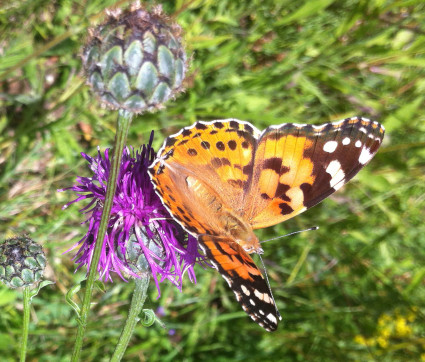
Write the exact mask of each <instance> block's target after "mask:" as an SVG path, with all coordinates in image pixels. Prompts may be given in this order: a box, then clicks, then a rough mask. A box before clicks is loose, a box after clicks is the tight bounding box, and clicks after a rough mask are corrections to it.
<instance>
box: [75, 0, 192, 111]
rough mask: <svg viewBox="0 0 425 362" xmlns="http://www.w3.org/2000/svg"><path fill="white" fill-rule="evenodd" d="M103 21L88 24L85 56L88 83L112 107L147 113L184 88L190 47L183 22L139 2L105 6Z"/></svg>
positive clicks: (157, 8)
mask: <svg viewBox="0 0 425 362" xmlns="http://www.w3.org/2000/svg"><path fill="white" fill-rule="evenodd" d="M107 15H108V17H107V20H106V22H105V23H104V24H102V25H99V26H98V27H96V28H94V29H90V31H89V37H88V39H87V44H86V46H85V47H84V49H83V54H82V60H83V65H84V69H85V73H86V76H87V81H88V83H89V84H90V85H91V86H92V88H93V90H94V91H95V93H96V94H97V96H98V97H99V98H100V100H101V101H102V102H103V103H104V104H106V105H107V106H109V107H110V108H113V109H118V108H121V109H125V110H127V111H129V112H133V113H143V112H146V111H154V110H156V109H159V108H162V107H163V103H165V102H166V101H167V100H169V99H170V98H173V97H175V95H176V94H178V93H179V92H181V91H182V90H183V86H182V83H183V79H184V77H185V73H186V68H187V66H186V53H185V49H184V47H183V45H182V40H181V33H182V30H181V28H180V26H179V25H178V24H176V23H174V22H172V21H171V19H169V18H168V17H167V16H165V14H164V13H163V12H162V8H161V6H155V7H153V8H152V10H151V11H147V10H145V9H143V8H142V7H141V6H140V4H139V2H135V3H133V4H132V5H131V7H130V9H129V10H125V11H121V10H120V9H115V10H110V11H107Z"/></svg>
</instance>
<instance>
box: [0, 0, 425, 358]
mask: <svg viewBox="0 0 425 362" xmlns="http://www.w3.org/2000/svg"><path fill="white" fill-rule="evenodd" d="M126 5H128V2H126V1H119V2H116V3H114V1H112V0H81V1H78V2H77V1H71V0H56V1H47V0H9V1H7V2H6V1H5V2H1V4H0V205H1V207H0V237H1V239H6V238H8V237H10V236H12V235H16V234H21V233H29V234H30V235H31V237H32V238H33V239H34V240H37V241H38V242H41V243H42V244H43V246H44V248H45V250H46V253H47V256H48V260H49V266H48V270H47V278H48V279H51V280H54V281H55V282H56V284H55V285H54V286H50V287H47V288H44V289H43V290H42V291H41V292H40V294H39V295H38V296H37V297H36V298H34V301H33V312H32V322H31V328H30V335H29V348H30V349H29V352H28V356H29V359H30V360H40V361H61V360H64V361H65V360H69V357H70V354H71V351H72V346H73V343H74V338H75V331H76V321H75V315H74V313H73V310H72V309H71V307H70V306H68V305H67V304H66V303H65V294H66V292H67V290H68V289H69V288H70V287H72V286H73V285H75V284H76V283H77V282H79V281H81V280H82V279H83V278H84V271H79V272H77V273H75V274H74V268H75V267H74V265H73V262H72V260H71V257H72V254H71V253H70V254H63V253H64V252H65V251H66V250H68V249H69V248H70V247H71V246H72V245H73V244H74V243H75V242H77V241H78V240H79V239H80V237H81V236H82V234H83V233H85V231H84V230H85V229H84V226H80V225H79V224H80V223H81V222H82V221H83V220H84V219H83V217H82V216H81V215H79V213H78V208H79V207H82V206H83V205H74V206H72V207H70V208H69V209H68V210H66V211H63V210H61V207H62V205H64V204H65V203H67V202H68V201H70V199H71V198H73V196H74V195H71V194H70V193H57V192H56V189H58V188H63V187H66V186H70V185H71V184H72V183H73V182H74V180H75V177H76V175H81V174H83V175H88V171H87V169H86V165H85V164H84V162H83V159H82V157H81V156H80V154H79V153H80V152H85V153H87V154H91V155H94V154H95V153H96V148H97V146H99V147H101V149H104V148H106V147H110V146H111V144H112V142H113V137H114V123H115V119H116V114H115V113H114V112H110V111H108V110H106V109H102V108H101V107H100V106H99V103H98V102H97V101H96V100H94V99H93V95H92V94H91V92H90V91H89V89H88V88H87V87H86V86H85V85H84V79H83V77H82V72H81V64H80V60H79V52H80V47H81V45H82V42H83V40H84V38H85V36H86V34H87V29H88V28H89V27H90V26H93V25H95V24H97V23H99V22H100V21H102V19H103V12H102V10H103V9H104V8H105V7H107V6H126ZM163 5H164V8H165V10H166V11H167V12H168V13H169V14H170V15H171V16H173V17H175V18H176V19H177V21H178V22H179V23H180V24H181V25H182V27H183V29H184V30H185V33H186V35H185V41H186V45H187V48H188V52H189V54H191V55H192V63H191V68H190V75H189V77H188V79H187V80H186V87H187V91H186V93H185V94H184V95H182V96H180V97H179V98H178V99H177V100H176V101H175V102H169V103H168V107H167V108H166V109H165V110H164V111H161V112H158V113H155V114H146V115H143V116H138V117H137V118H135V119H134V121H133V124H132V127H131V130H130V134H129V139H128V143H129V144H130V145H132V146H135V147H139V146H140V145H141V144H143V143H144V142H146V141H147V139H148V137H149V134H150V131H151V130H152V129H154V130H155V131H156V136H155V146H156V147H159V145H160V144H161V143H162V141H163V139H164V137H165V136H166V135H168V134H170V133H173V132H175V131H177V130H178V129H180V128H181V127H183V126H187V125H189V124H191V123H193V122H194V121H195V120H212V119H223V118H230V117H233V118H239V119H242V120H246V121H251V122H252V123H254V124H255V125H256V126H257V127H258V128H259V129H262V128H264V127H266V126H267V125H270V124H279V123H283V122H286V121H293V122H299V123H323V122H326V121H330V120H338V119H342V118H345V117H348V116H353V115H359V116H365V117H368V118H372V119H374V120H377V121H379V122H381V123H383V124H384V125H385V127H386V130H387V134H386V138H385V140H384V145H383V147H382V148H381V150H380V151H379V152H378V154H377V156H376V157H375V158H374V160H373V161H372V162H371V164H369V165H368V166H367V167H366V168H365V169H364V170H362V171H361V172H360V174H359V175H358V176H357V177H356V179H355V180H353V181H352V182H351V183H350V184H348V185H347V186H345V187H344V188H343V189H341V190H340V191H339V192H338V193H336V195H334V196H333V197H331V198H330V199H328V200H326V201H324V202H323V203H321V204H320V205H318V206H316V207H315V208H314V209H312V210H310V211H308V212H306V213H304V214H303V215H301V216H298V217H296V218H295V219H292V220H289V221H287V222H286V223H284V224H281V225H278V226H276V227H273V228H269V229H267V230H262V231H261V232H259V233H258V235H259V237H260V239H262V240H265V239H267V238H270V237H274V236H278V235H283V234H284V233H285V232H288V231H294V230H299V229H301V228H305V227H310V226H314V225H318V226H320V229H319V230H318V231H315V232H309V233H304V234H299V235H296V236H293V237H288V238H284V239H282V240H276V241H272V242H270V243H267V244H266V245H265V255H264V259H265V263H266V266H267V268H268V273H269V276H270V279H271V286H272V289H273V292H274V296H275V298H276V302H277V304H278V306H279V308H280V311H281V313H282V315H283V321H282V323H281V324H280V326H279V329H278V331H277V332H275V333H267V332H265V331H263V330H262V329H261V328H260V327H259V326H258V325H256V324H255V323H254V322H253V321H251V319H250V318H249V317H247V316H246V315H245V313H244V312H243V311H242V310H241V309H240V307H239V304H238V303H237V302H236V301H235V299H234V296H233V293H232V292H231V291H230V290H229V289H228V287H227V284H226V283H225V282H224V280H222V278H221V277H220V275H219V274H218V273H217V272H215V271H214V270H203V269H202V268H200V267H198V268H197V279H198V283H197V284H196V285H192V284H191V283H190V282H189V281H188V280H186V282H185V285H184V287H183V293H180V292H179V291H177V290H176V289H175V288H174V287H173V286H171V285H167V284H166V283H163V285H162V294H161V297H160V298H159V299H157V291H156V289H155V288H154V287H153V285H151V287H150V292H149V298H148V302H147V303H146V305H145V307H146V308H153V309H154V310H160V311H163V313H162V314H161V318H162V320H163V321H164V323H165V324H166V326H167V329H161V328H159V327H158V325H154V326H152V327H150V328H145V327H142V326H141V325H139V326H138V327H137V329H136V333H135V336H134V338H133V340H132V343H131V345H130V347H129V349H128V351H127V355H126V360H128V361H133V360H134V361H138V360H150V361H154V360H161V361H169V360H174V359H177V360H185V361H192V360H215V361H220V360H230V359H231V360H253V361H255V360H261V361H275V360H299V361H302V360H313V361H316V360H318V361H334V360H354V361H360V360H362V361H363V360H385V361H413V360H416V361H417V360H421V359H422V360H425V327H424V326H425V316H424V312H425V309H424V308H425V303H424V301H425V288H424V276H425V265H424V260H425V236H424V235H425V224H424V217H425V212H424V209H425V196H424V195H425V193H424V190H425V188H424V183H425V176H424V175H425V172H424V171H425V149H424V146H425V122H424V121H425V115H424V112H423V109H424V99H425V95H424V94H425V54H424V52H425V3H424V2H423V1H421V0H399V1H395V0H394V1H390V0H388V1H387V0H371V1H366V0H358V1H355V0H347V1H334V0H310V1H308V0H303V1H299V2H295V1H289V0H282V1H272V0H261V1H260V0H253V1H250V2H242V1H241V2H239V1H231V0H221V1H213V0H193V1H188V0H177V1H166V2H164V4H163ZM106 287H107V288H106V293H104V294H102V293H100V292H97V293H96V294H95V296H94V300H95V301H97V304H96V305H94V307H93V310H92V313H91V315H90V324H89V326H88V333H87V336H86V341H85V349H84V351H83V359H84V360H85V361H88V360H95V361H103V360H107V359H108V357H109V356H110V355H111V353H112V351H113V348H114V345H115V343H116V341H117V338H118V336H119V333H120V328H121V325H122V324H123V323H124V320H125V317H126V310H127V309H128V302H129V299H130V297H131V292H132V284H131V283H129V284H127V283H124V282H122V281H121V280H119V279H118V278H117V279H116V281H115V282H114V283H113V284H112V283H111V284H108V285H107V286H106ZM0 306H1V313H0V355H1V356H2V360H5V361H12V360H15V358H16V356H17V355H18V353H17V349H18V348H19V343H18V342H19V335H20V325H21V318H22V304H21V294H20V293H19V292H17V291H10V290H7V289H5V287H4V286H0ZM160 307H161V309H158V308H160ZM12 347H13V348H12Z"/></svg>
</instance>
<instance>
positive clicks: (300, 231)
mask: <svg viewBox="0 0 425 362" xmlns="http://www.w3.org/2000/svg"><path fill="white" fill-rule="evenodd" d="M318 229H319V227H318V226H313V227H311V228H308V229H305V230H298V231H293V232H292V233H289V234H285V235H281V236H276V237H275V238H271V239H267V240H263V241H260V243H265V242H266V241H271V240H276V239H280V238H284V237H285V236H290V235H295V234H298V233H303V232H304V231H311V230H318Z"/></svg>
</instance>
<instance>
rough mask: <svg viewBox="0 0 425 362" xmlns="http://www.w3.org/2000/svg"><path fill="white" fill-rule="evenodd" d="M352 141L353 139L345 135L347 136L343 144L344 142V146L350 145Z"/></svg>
mask: <svg viewBox="0 0 425 362" xmlns="http://www.w3.org/2000/svg"><path fill="white" fill-rule="evenodd" d="M350 142H351V140H350V138H349V137H345V138H344V139H343V140H342V144H343V145H344V146H347V145H349V144H350Z"/></svg>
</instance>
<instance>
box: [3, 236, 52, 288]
mask: <svg viewBox="0 0 425 362" xmlns="http://www.w3.org/2000/svg"><path fill="white" fill-rule="evenodd" d="M45 268H46V256H45V255H44V252H43V249H42V248H41V246H40V245H39V244H37V243H36V242H35V241H34V240H32V239H30V238H29V237H28V236H26V235H22V236H16V237H14V238H10V239H7V240H5V241H4V242H3V243H1V244H0V281H2V282H3V283H4V284H6V285H7V286H8V287H9V288H19V287H29V286H32V285H34V284H35V283H37V282H39V281H40V279H41V277H42V276H43V273H44V269H45Z"/></svg>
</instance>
